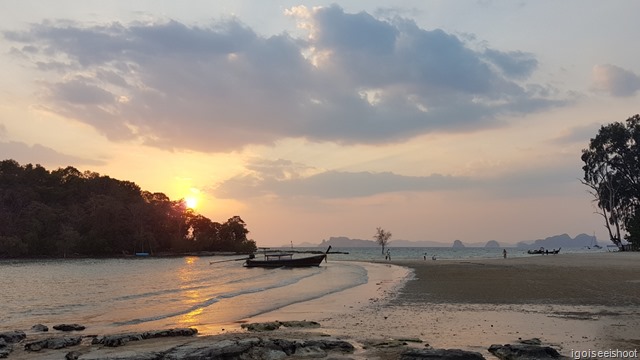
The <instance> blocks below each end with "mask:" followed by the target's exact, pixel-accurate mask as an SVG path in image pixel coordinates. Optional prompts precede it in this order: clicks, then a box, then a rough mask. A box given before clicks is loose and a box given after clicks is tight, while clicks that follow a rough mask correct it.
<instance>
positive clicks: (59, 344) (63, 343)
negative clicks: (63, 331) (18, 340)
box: [24, 336, 82, 351]
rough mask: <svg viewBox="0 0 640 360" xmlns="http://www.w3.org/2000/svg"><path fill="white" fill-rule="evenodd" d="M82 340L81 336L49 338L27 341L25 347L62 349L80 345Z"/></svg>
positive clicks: (28, 348)
mask: <svg viewBox="0 0 640 360" xmlns="http://www.w3.org/2000/svg"><path fill="white" fill-rule="evenodd" d="M81 341H82V337H81V336H72V337H66V336H65V337H62V338H49V339H44V340H38V341H33V342H29V343H26V344H24V349H25V350H27V351H40V350H42V349H62V348H66V347H69V346H74V345H78V344H80V342H81Z"/></svg>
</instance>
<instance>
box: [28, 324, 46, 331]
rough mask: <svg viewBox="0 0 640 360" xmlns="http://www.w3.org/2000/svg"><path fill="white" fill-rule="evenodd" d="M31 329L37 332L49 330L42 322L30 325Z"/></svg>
mask: <svg viewBox="0 0 640 360" xmlns="http://www.w3.org/2000/svg"><path fill="white" fill-rule="evenodd" d="M31 330H33V331H37V332H46V331H49V327H48V326H46V325H42V324H36V325H33V326H32V327H31Z"/></svg>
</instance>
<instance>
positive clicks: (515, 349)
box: [489, 344, 567, 360]
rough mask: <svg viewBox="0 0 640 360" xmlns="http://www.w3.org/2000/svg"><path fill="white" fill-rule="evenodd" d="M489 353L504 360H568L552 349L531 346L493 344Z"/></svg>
mask: <svg viewBox="0 0 640 360" xmlns="http://www.w3.org/2000/svg"><path fill="white" fill-rule="evenodd" d="M489 352H490V353H492V354H493V355H494V356H496V357H497V358H499V359H502V360H536V359H540V360H543V359H567V357H564V356H562V355H560V353H558V351H557V350H556V349H554V348H552V347H549V346H540V345H531V344H506V345H499V344H493V345H491V346H490V347H489Z"/></svg>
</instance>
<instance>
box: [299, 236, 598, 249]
mask: <svg viewBox="0 0 640 360" xmlns="http://www.w3.org/2000/svg"><path fill="white" fill-rule="evenodd" d="M596 244H598V241H597V239H596V237H595V236H592V235H587V234H584V233H583V234H579V235H576V237H575V238H572V237H571V236H569V235H568V234H561V235H554V236H550V237H547V238H545V239H537V240H526V241H520V242H518V243H515V244H502V245H501V244H500V243H499V242H497V241H496V240H489V241H487V242H486V243H481V242H473V243H464V242H463V241H461V240H456V241H454V242H453V244H451V243H444V242H438V241H428V240H422V241H412V240H400V239H398V240H391V241H389V244H388V246H391V247H459V248H462V247H487V248H497V247H518V248H534V249H538V248H540V247H544V248H559V247H565V248H577V247H592V246H594V245H596ZM329 245H331V246H333V247H376V246H379V245H378V244H377V243H376V242H375V241H374V240H362V239H350V238H348V237H346V236H332V237H330V238H329V240H324V239H323V240H322V242H321V243H320V244H317V245H316V244H312V243H309V242H305V243H302V244H296V246H299V247H323V248H326V247H328V246H329Z"/></svg>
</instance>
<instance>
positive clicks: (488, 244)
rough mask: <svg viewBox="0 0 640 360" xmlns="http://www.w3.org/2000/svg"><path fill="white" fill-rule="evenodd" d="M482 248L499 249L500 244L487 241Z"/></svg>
mask: <svg viewBox="0 0 640 360" xmlns="http://www.w3.org/2000/svg"><path fill="white" fill-rule="evenodd" d="M484 247H486V248H499V247H500V243H499V242H497V241H495V240H489V241H487V243H486V244H485V245H484Z"/></svg>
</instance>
